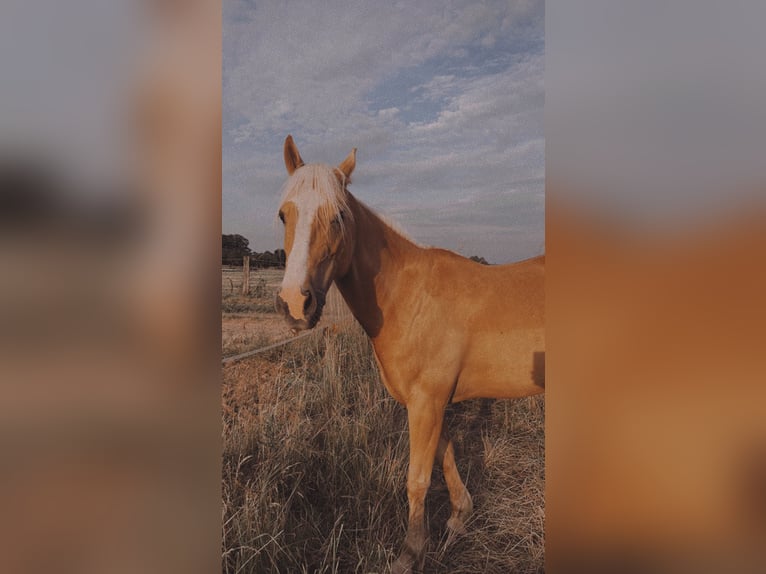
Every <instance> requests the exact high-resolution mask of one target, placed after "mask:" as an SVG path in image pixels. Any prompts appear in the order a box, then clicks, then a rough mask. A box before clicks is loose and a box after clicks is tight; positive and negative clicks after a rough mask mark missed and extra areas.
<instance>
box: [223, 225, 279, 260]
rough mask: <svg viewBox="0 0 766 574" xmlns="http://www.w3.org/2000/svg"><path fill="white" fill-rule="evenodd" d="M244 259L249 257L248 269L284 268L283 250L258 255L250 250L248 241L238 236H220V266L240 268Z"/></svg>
mask: <svg viewBox="0 0 766 574" xmlns="http://www.w3.org/2000/svg"><path fill="white" fill-rule="evenodd" d="M245 257H250V267H253V268H266V267H277V268H284V266H285V261H287V257H286V256H285V250H284V249H275V250H274V251H264V252H263V253H259V252H257V251H252V250H251V249H250V241H249V240H248V239H247V238H246V237H242V236H241V235H239V234H236V233H235V234H230V235H226V234H223V235H221V264H222V265H236V266H241V265H242V263H243V260H244V258H245Z"/></svg>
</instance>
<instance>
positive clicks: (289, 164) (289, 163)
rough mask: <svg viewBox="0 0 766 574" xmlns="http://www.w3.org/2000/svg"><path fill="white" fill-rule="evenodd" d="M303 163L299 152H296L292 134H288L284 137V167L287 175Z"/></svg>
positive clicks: (296, 148)
mask: <svg viewBox="0 0 766 574" xmlns="http://www.w3.org/2000/svg"><path fill="white" fill-rule="evenodd" d="M302 165H303V159H302V158H301V154H299V153H298V147H297V146H296V145H295V142H294V141H293V136H291V135H288V136H287V138H286V139H285V167H286V168H287V173H288V175H292V174H293V173H294V172H295V170H296V169H298V168H299V167H301V166H302Z"/></svg>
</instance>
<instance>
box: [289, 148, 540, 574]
mask: <svg viewBox="0 0 766 574" xmlns="http://www.w3.org/2000/svg"><path fill="white" fill-rule="evenodd" d="M284 162H285V167H286V168H287V174H288V179H287V181H286V182H285V184H284V186H283V189H282V197H281V201H280V207H279V219H280V220H281V221H282V223H283V225H284V249H285V252H286V254H287V263H286V269H285V274H284V279H283V281H282V285H281V289H280V290H279V292H278V293H277V295H276V307H277V309H278V311H279V312H281V313H282V314H283V315H284V317H285V319H286V321H287V322H288V324H289V326H290V327H292V329H293V330H295V331H300V330H305V329H311V328H313V327H314V326H315V325H316V324H317V322H318V321H319V319H320V317H321V314H322V308H323V306H324V302H325V296H326V293H327V291H328V289H329V288H330V286H331V285H332V283H333V282H334V283H335V285H336V286H337V288H338V290H339V291H340V293H341V295H342V296H343V298H344V299H345V301H346V303H347V305H348V307H349V309H350V310H351V312H352V314H353V315H354V317H355V318H356V320H357V321H358V322H359V323H360V324H361V326H362V328H363V329H364V331H365V332H366V334H367V335H368V336H369V338H370V340H371V341H372V347H373V350H374V355H375V359H376V362H377V365H378V369H379V371H380V377H381V380H382V382H383V384H384V385H385V387H386V389H387V390H388V392H389V393H390V394H391V396H392V397H393V398H394V399H395V400H396V401H398V402H399V403H401V404H402V405H404V406H405V407H406V410H407V420H408V425H409V442H410V452H409V467H408V470H407V499H408V503H409V520H408V526H407V532H406V535H405V538H404V543H403V545H402V549H401V551H400V554H399V556H398V558H397V559H396V561H395V562H394V565H393V569H392V571H393V572H394V573H396V574H402V573H405V572H412V571H413V570H416V569H422V567H423V564H424V561H425V551H426V546H427V542H428V533H427V528H426V523H425V516H424V514H425V508H424V503H425V497H426V493H427V491H428V488H429V486H430V483H431V471H432V468H433V465H434V463H435V462H438V463H440V464H441V465H442V467H443V469H444V478H445V481H446V483H447V487H448V489H449V496H450V506H451V514H450V517H449V519H448V521H447V529H448V533H449V535H450V539H451V538H452V537H453V536H454V535H458V534H463V533H465V522H466V519H467V518H468V516H469V515H470V514H471V512H472V510H473V502H472V500H471V495H470V494H469V492H468V489H467V488H466V487H465V485H464V483H463V481H462V480H461V478H460V474H459V473H458V469H457V466H456V464H455V453H454V448H453V443H452V440H451V439H450V437H449V434H448V432H447V429H446V428H445V425H444V413H445V409H446V407H447V405H448V404H450V403H456V402H459V401H463V400H466V399H471V398H514V397H524V396H530V395H534V394H538V393H541V392H543V391H544V387H545V383H544V367H543V365H544V352H545V337H544V321H545V317H544V312H545V294H544V280H545V273H544V272H545V257H544V255H543V256H540V257H536V258H532V259H528V260H525V261H521V262H517V263H512V264H508V265H497V266H487V265H482V264H480V263H477V262H474V261H471V260H470V259H466V258H464V257H461V256H459V255H457V254H456V253H453V252H451V251H447V250H445V249H438V248H427V247H422V246H420V245H417V244H416V243H415V242H413V241H412V240H410V239H408V238H407V237H405V235H404V234H403V233H402V232H400V231H398V230H396V229H394V228H393V227H392V226H391V225H389V224H388V223H387V222H386V221H384V219H383V218H381V217H380V216H378V215H377V214H376V213H375V212H373V210H372V209H370V208H369V207H367V206H366V205H365V204H363V203H362V202H361V201H359V200H358V199H356V198H355V197H354V196H353V195H352V194H351V193H350V192H349V191H348V185H349V184H350V182H351V174H352V172H353V171H354V168H355V167H356V148H354V149H353V150H352V151H351V153H349V154H348V156H347V157H346V158H345V159H344V160H343V161H342V162H341V163H340V164H339V165H338V166H337V167H331V166H329V165H324V164H305V163H304V161H303V159H302V158H301V155H300V153H299V152H298V148H297V146H296V145H295V142H294V141H293V138H292V136H290V135H288V136H287V138H286V139H285V143H284Z"/></svg>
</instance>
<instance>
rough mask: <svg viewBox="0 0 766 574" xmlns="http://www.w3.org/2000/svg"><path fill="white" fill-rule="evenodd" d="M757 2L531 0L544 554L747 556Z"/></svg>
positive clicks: (759, 73) (555, 564)
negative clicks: (538, 39)
mask: <svg viewBox="0 0 766 574" xmlns="http://www.w3.org/2000/svg"><path fill="white" fill-rule="evenodd" d="M764 17H766V9H765V8H764V6H763V4H757V3H751V2H738V1H735V2H727V3H717V2H708V1H701V2H697V1H694V2H691V1H680V2H660V1H652V0H650V1H647V2H606V1H576V2H568V1H567V2H562V1H556V0H549V1H548V2H547V3H546V104H545V115H546V130H545V132H546V246H547V255H548V258H547V261H548V266H549V269H548V274H549V275H548V278H547V287H546V290H547V291H546V294H547V308H548V310H547V315H546V318H547V331H546V332H547V342H548V349H547V357H548V365H547V375H548V377H547V395H546V560H547V566H548V570H550V571H551V572H568V571H589V572H625V571H632V572H756V571H763V570H764V566H766V560H764V551H763V548H764V546H763V543H762V542H763V540H764V539H765V538H764V534H766V505H765V504H764V502H766V499H765V498H764V493H765V492H766V472H765V471H764V469H766V417H764V415H765V414H766V412H765V410H764V407H765V405H766V402H764V398H766V397H765V396H764V395H765V394H766V387H765V386H764V382H766V357H765V356H764V353H763V351H762V349H763V348H764V335H763V325H764V324H766V300H765V299H764V293H766V270H764V262H766V225H765V224H766V217H764V216H766V210H765V208H766V194H765V193H764V192H766V176H765V175H764V171H763V159H762V158H763V150H764V149H766V113H765V112H766V110H765V109H764V106H763V102H764V101H766V99H765V98H764V96H766V69H765V68H764V67H763V66H762V65H761V63H760V61H761V54H763V53H764V52H765V50H766V41H765V40H764V36H763V34H761V33H760V31H759V29H758V27H759V24H758V23H759V22H763V21H764Z"/></svg>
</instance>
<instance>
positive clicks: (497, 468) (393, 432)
mask: <svg viewBox="0 0 766 574" xmlns="http://www.w3.org/2000/svg"><path fill="white" fill-rule="evenodd" d="M223 402H224V404H223V407H224V425H223V445H224V458H223V498H224V500H223V546H224V547H223V557H224V560H223V568H224V571H225V572H229V573H240V572H241V573H245V572H247V573H256V572H257V573H260V572H284V573H292V572H305V573H312V574H313V573H336V572H337V573H346V572H360V573H368V572H387V571H389V570H390V565H391V563H392V562H393V560H394V559H395V558H396V553H397V552H398V550H399V546H400V544H401V542H402V539H403V536H404V532H405V528H406V520H407V498H406V492H405V481H406V480H405V477H406V469H407V456H408V450H407V445H408V441H407V434H406V433H407V417H406V411H405V409H404V408H403V407H401V406H400V405H398V404H397V403H396V402H395V401H394V400H393V399H392V398H391V397H390V396H389V395H388V394H387V392H386V391H385V389H384V387H383V385H382V384H381V382H380V380H379V377H378V373H377V368H376V366H375V361H374V358H373V355H372V352H371V348H370V345H369V342H368V340H367V338H366V336H365V335H364V333H363V332H362V331H361V329H360V328H359V327H358V326H356V325H353V326H348V327H344V328H341V329H339V330H334V331H333V330H325V331H320V332H317V333H316V334H315V335H312V336H311V337H307V338H304V339H302V340H300V341H297V342H295V343H292V344H291V345H287V346H285V347H283V348H282V349H280V350H276V351H273V352H271V353H270V354H268V355H266V356H259V357H256V358H253V359H251V360H247V361H243V362H241V363H238V364H235V365H233V366H230V367H227V368H226V369H225V370H224V397H223ZM447 420H448V424H449V425H450V429H451V431H452V433H453V436H455V438H456V448H457V451H458V452H457V456H458V467H459V468H460V471H461V474H462V476H463V478H464V479H465V480H466V484H467V486H468V488H469V490H470V491H471V493H472V495H473V497H474V506H475V511H474V516H473V517H472V519H471V520H470V521H469V523H468V535H467V536H465V537H463V538H462V539H459V540H458V541H457V542H455V543H452V544H451V545H449V546H445V542H446V535H445V524H446V520H447V517H448V516H449V495H448V492H447V490H446V487H445V486H444V481H443V478H442V476H441V471H440V470H436V471H435V472H434V477H433V481H432V487H431V491H430V493H429V496H428V499H427V513H428V517H429V525H430V530H431V547H430V551H429V553H428V556H427V560H426V571H427V572H456V573H458V572H498V573H499V572H539V571H542V568H543V567H542V564H543V560H542V557H543V534H542V533H543V515H544V511H543V484H544V477H543V468H544V455H543V441H544V439H543V420H544V403H543V401H542V399H539V398H538V399H520V400H516V401H469V402H467V403H463V404H460V405H454V406H452V407H450V409H449V410H448V416H447Z"/></svg>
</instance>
